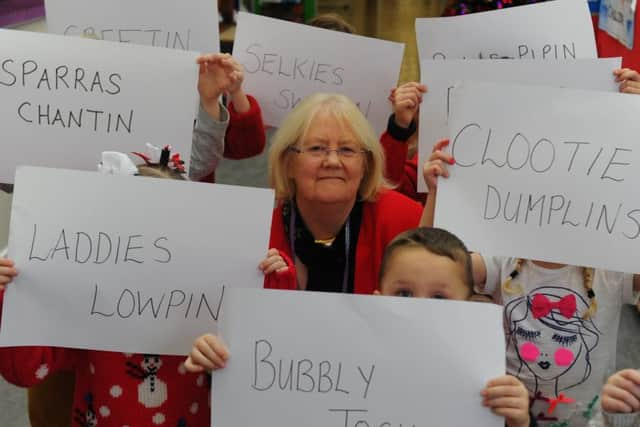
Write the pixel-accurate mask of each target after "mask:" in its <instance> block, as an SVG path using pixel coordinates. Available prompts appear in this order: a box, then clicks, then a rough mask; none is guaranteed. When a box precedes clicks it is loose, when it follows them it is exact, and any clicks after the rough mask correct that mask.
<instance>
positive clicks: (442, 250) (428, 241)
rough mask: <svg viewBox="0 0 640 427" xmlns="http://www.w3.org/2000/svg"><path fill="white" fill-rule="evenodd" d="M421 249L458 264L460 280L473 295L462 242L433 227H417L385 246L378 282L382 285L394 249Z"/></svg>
mask: <svg viewBox="0 0 640 427" xmlns="http://www.w3.org/2000/svg"><path fill="white" fill-rule="evenodd" d="M408 247H414V248H423V249H425V250H427V251H429V252H431V253H432V254H435V255H440V256H445V257H447V258H449V259H451V260H453V261H454V262H456V263H458V264H459V265H460V267H461V268H462V278H463V280H464V283H465V285H467V287H468V288H469V291H470V293H471V294H472V295H473V293H474V292H473V272H472V266H471V255H469V251H468V250H467V247H466V246H465V244H464V243H462V240H460V239H459V238H458V237H457V236H456V235H454V234H453V233H450V232H448V231H447V230H443V229H441V228H434V227H418V228H414V229H412V230H408V231H405V232H404V233H400V234H398V235H397V236H396V237H395V239H393V240H392V241H391V243H389V244H388V245H387V247H386V248H385V250H384V255H383V256H382V264H381V265H380V277H379V280H378V282H379V283H382V278H383V277H384V274H385V272H386V270H387V264H388V262H389V259H390V258H391V256H392V255H393V252H395V250H396V249H399V248H408Z"/></svg>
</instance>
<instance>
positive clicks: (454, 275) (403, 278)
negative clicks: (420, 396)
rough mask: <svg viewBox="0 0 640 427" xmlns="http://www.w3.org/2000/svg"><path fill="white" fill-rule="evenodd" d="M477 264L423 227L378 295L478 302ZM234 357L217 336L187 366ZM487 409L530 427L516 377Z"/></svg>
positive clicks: (383, 273)
mask: <svg viewBox="0 0 640 427" xmlns="http://www.w3.org/2000/svg"><path fill="white" fill-rule="evenodd" d="M472 283H473V279H472V277H471V259H470V258H469V253H468V252H467V249H466V248H465V246H464V244H463V243H462V242H461V241H460V240H459V239H458V238H457V237H455V236H454V235H453V234H451V233H449V232H447V231H444V230H441V229H437V228H417V229H413V230H409V231H407V232H405V233H402V234H400V235H399V236H398V237H396V238H395V239H394V240H393V241H392V242H391V243H390V244H389V246H387V248H386V250H385V253H384V256H383V260H382V266H381V270H380V290H379V291H375V293H376V294H377V295H387V296H402V297H418V298H442V299H453V300H470V299H473V292H472V288H473V287H472ZM228 357H229V353H228V350H227V348H226V346H225V345H224V343H222V341H221V340H220V339H219V338H218V337H216V336H214V335H211V334H207V335H203V336H201V337H199V338H197V339H196V341H195V342H194V346H193V349H192V351H191V353H190V355H189V357H188V359H187V361H186V362H185V367H186V368H187V370H188V371H190V372H201V371H203V370H205V369H208V370H211V369H218V368H223V367H224V366H225V363H226V361H227V359H228ZM481 395H482V398H483V404H484V405H485V406H486V407H488V408H490V409H491V410H492V411H493V412H494V413H496V414H497V415H499V416H503V417H505V420H506V425H507V427H529V426H531V425H535V424H532V423H531V419H530V417H529V395H528V393H527V390H526V389H525V387H524V386H523V385H522V383H521V382H520V381H519V380H518V379H517V378H515V377H512V376H510V375H504V376H501V377H498V378H495V379H493V380H491V381H490V382H489V383H488V384H487V387H486V388H485V389H484V390H483V391H482V392H481Z"/></svg>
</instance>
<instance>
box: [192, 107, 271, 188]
mask: <svg viewBox="0 0 640 427" xmlns="http://www.w3.org/2000/svg"><path fill="white" fill-rule="evenodd" d="M247 98H248V99H249V104H250V108H249V111H247V112H245V113H238V112H237V111H236V110H235V108H233V103H229V107H228V110H229V126H228V127H227V132H226V134H225V143H224V158H225V159H233V160H240V159H246V158H249V157H253V156H257V155H258V154H260V153H262V151H263V150H264V146H265V143H266V135H265V131H264V123H263V121H262V110H260V105H259V104H258V101H256V99H255V98H254V97H252V96H251V95H247ZM215 180H216V175H215V172H212V173H211V174H209V175H207V176H206V177H204V178H203V179H202V180H201V181H203V182H215Z"/></svg>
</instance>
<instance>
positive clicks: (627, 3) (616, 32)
mask: <svg viewBox="0 0 640 427" xmlns="http://www.w3.org/2000/svg"><path fill="white" fill-rule="evenodd" d="M636 7H637V0H602V2H601V3H600V13H599V14H598V27H599V28H600V29H602V30H604V31H606V32H607V33H609V34H610V35H611V36H612V37H615V38H616V39H618V40H619V41H620V43H622V44H623V45H625V46H626V47H627V49H630V50H631V49H633V37H634V34H635V15H636Z"/></svg>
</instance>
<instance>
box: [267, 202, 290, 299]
mask: <svg viewBox="0 0 640 427" xmlns="http://www.w3.org/2000/svg"><path fill="white" fill-rule="evenodd" d="M284 230H285V229H284V223H283V221H282V205H279V206H278V207H277V208H275V209H274V210H273V216H272V217H271V237H270V239H269V249H271V248H274V249H277V250H278V251H279V252H280V255H281V256H282V258H284V261H285V262H286V263H287V265H288V266H289V268H288V269H287V271H284V272H282V273H271V274H268V275H266V276H264V288H265V289H289V290H294V289H297V288H298V284H297V277H296V276H297V275H296V266H295V264H294V262H293V259H292V257H293V255H292V253H291V248H290V247H289V241H288V239H287V236H286V234H285V231H284Z"/></svg>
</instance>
